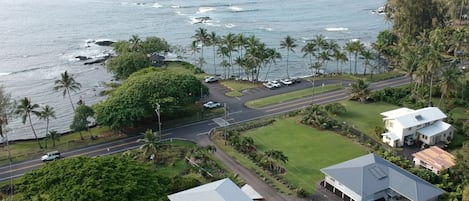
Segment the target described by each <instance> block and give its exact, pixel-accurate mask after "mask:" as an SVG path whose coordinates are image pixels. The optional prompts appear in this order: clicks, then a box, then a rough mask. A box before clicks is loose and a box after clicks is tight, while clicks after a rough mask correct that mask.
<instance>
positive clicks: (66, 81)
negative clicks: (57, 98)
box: [54, 71, 81, 111]
mask: <svg viewBox="0 0 469 201" xmlns="http://www.w3.org/2000/svg"><path fill="white" fill-rule="evenodd" d="M80 88H81V84H80V83H78V82H77V81H75V78H73V75H69V74H68V72H67V71H65V72H64V73H61V74H60V80H55V86H54V90H55V91H58V90H63V91H62V95H63V96H64V97H65V95H67V96H68V99H69V100H70V104H71V105H72V109H73V111H75V106H74V105H73V101H72V96H71V95H70V91H73V92H76V91H77V90H80Z"/></svg>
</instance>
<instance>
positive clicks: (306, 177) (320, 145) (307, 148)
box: [246, 118, 367, 193]
mask: <svg viewBox="0 0 469 201" xmlns="http://www.w3.org/2000/svg"><path fill="white" fill-rule="evenodd" d="M246 135H247V136H250V137H252V138H253V139H254V143H255V144H256V145H257V147H258V149H259V150H262V151H265V150H269V149H275V150H281V151H283V152H284V154H285V155H286V156H288V159H289V160H288V162H287V164H286V165H285V167H286V169H287V173H286V175H285V178H286V180H288V181H289V182H290V183H292V184H294V185H296V186H299V187H301V188H303V189H305V190H306V191H308V192H310V193H312V192H313V191H314V189H315V187H316V186H315V185H316V183H317V182H319V181H320V180H321V179H323V177H324V175H323V174H322V173H321V172H320V169H321V168H324V167H327V166H330V165H333V164H336V163H340V162H343V161H346V160H349V159H352V158H355V157H358V156H361V155H364V154H366V153H367V150H366V149H365V148H364V147H362V146H361V145H359V144H356V143H354V142H353V141H351V140H350V139H348V138H346V137H343V136H341V135H338V134H336V133H333V132H329V131H319V130H316V129H313V128H311V127H309V126H306V125H303V124H300V123H299V122H298V120H297V119H296V118H288V119H282V120H278V121H277V122H275V123H274V124H273V125H272V126H266V127H262V128H259V129H256V130H253V131H251V132H248V133H246Z"/></svg>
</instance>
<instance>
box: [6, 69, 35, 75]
mask: <svg viewBox="0 0 469 201" xmlns="http://www.w3.org/2000/svg"><path fill="white" fill-rule="evenodd" d="M40 69H41V68H39V67H35V68H28V69H24V70H20V71H14V72H10V73H8V75H13V74H18V73H26V72H31V71H36V70H40Z"/></svg>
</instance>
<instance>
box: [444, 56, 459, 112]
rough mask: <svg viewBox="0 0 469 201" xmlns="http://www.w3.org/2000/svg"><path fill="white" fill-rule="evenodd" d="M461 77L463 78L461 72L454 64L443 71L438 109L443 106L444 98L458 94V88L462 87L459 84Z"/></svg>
mask: <svg viewBox="0 0 469 201" xmlns="http://www.w3.org/2000/svg"><path fill="white" fill-rule="evenodd" d="M459 77H461V72H460V71H459V69H458V67H457V66H456V65H454V64H452V65H450V66H449V67H447V68H446V69H444V70H443V72H442V73H441V77H440V80H439V83H438V85H439V86H440V92H441V97H440V103H439V104H438V107H439V106H441V103H442V102H443V98H445V97H448V96H449V95H450V94H451V93H454V92H456V89H457V88H458V86H460V85H461V83H460V82H459Z"/></svg>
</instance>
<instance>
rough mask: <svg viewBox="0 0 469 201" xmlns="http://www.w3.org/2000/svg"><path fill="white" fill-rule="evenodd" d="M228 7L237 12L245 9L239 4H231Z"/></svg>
mask: <svg viewBox="0 0 469 201" xmlns="http://www.w3.org/2000/svg"><path fill="white" fill-rule="evenodd" d="M228 9H230V10H231V11H235V12H239V11H243V9H242V8H240V7H238V6H230V7H228Z"/></svg>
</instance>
